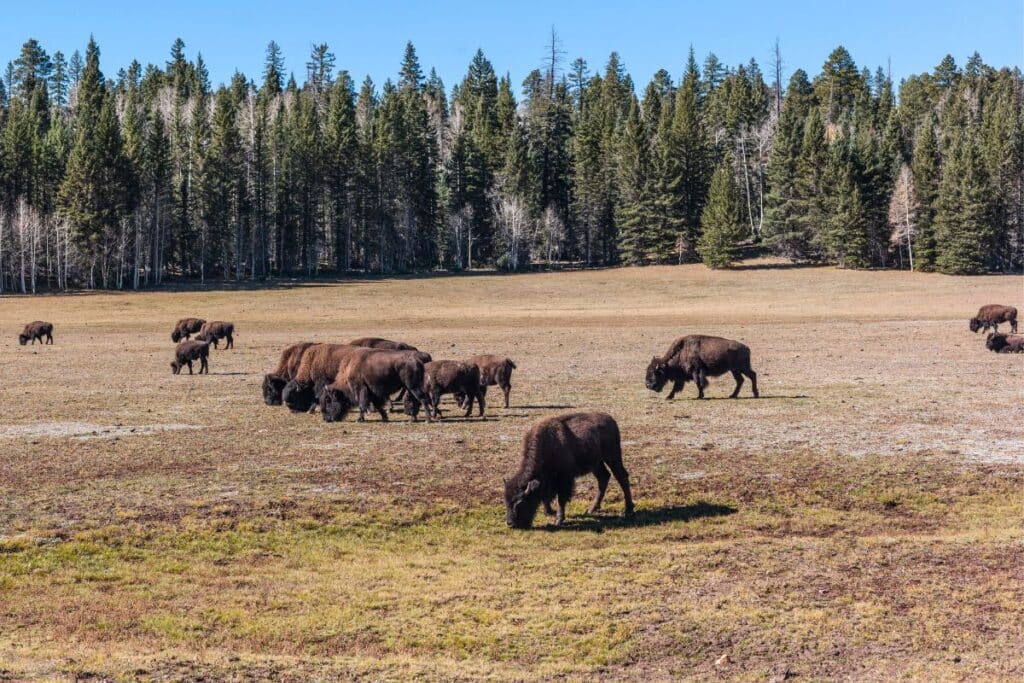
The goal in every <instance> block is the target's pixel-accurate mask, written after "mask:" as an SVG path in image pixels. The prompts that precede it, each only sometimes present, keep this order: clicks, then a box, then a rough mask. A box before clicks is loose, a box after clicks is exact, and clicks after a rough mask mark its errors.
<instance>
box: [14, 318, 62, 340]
mask: <svg viewBox="0 0 1024 683" xmlns="http://www.w3.org/2000/svg"><path fill="white" fill-rule="evenodd" d="M43 337H46V340H45V341H44V340H43ZM37 339H38V340H39V343H40V344H52V343H53V323H47V322H43V321H42V320H36V321H35V322H31V323H29V324H28V325H25V329H24V330H22V331H21V334H19V335H18V343H19V344H21V345H22V346H24V345H25V344H28V343H29V341H31V342H32V343H33V344H35V343H36V340H37Z"/></svg>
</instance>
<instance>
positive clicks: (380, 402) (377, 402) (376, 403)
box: [370, 397, 388, 422]
mask: <svg viewBox="0 0 1024 683" xmlns="http://www.w3.org/2000/svg"><path fill="white" fill-rule="evenodd" d="M370 400H371V401H372V402H373V407H374V409H376V411H377V413H378V414H379V415H380V419H381V422H387V421H388V411H387V410H385V409H384V399H378V398H376V397H373V398H371V399H370Z"/></svg>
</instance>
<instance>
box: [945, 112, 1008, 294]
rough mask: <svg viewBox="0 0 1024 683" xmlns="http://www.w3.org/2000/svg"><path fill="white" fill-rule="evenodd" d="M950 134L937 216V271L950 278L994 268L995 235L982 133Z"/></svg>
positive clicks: (972, 130)
mask: <svg viewBox="0 0 1024 683" xmlns="http://www.w3.org/2000/svg"><path fill="white" fill-rule="evenodd" d="M950 135H951V137H952V141H951V143H950V149H949V154H948V156H947V158H946V160H945V161H944V163H943V164H942V180H941V182H940V183H939V194H938V199H937V207H938V208H937V211H936V213H935V240H936V252H937V253H936V257H935V269H936V270H938V271H939V272H941V273H947V274H950V275H962V274H968V275H969V274H975V273H982V272H984V271H985V270H987V269H988V268H989V267H990V266H991V262H990V253H991V248H992V242H993V238H994V234H993V230H992V225H991V214H990V211H989V203H988V201H989V196H990V191H989V188H988V178H987V177H986V175H985V168H984V165H983V163H982V159H981V154H980V150H979V145H978V131H977V129H976V126H975V125H974V124H968V125H967V126H966V127H964V128H961V129H960V130H959V131H955V132H950Z"/></svg>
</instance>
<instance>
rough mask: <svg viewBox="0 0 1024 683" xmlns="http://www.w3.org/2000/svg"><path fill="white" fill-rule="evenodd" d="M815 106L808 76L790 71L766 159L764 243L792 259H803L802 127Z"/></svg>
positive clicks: (804, 237) (804, 247) (804, 253)
mask: <svg viewBox="0 0 1024 683" xmlns="http://www.w3.org/2000/svg"><path fill="white" fill-rule="evenodd" d="M814 106H815V102H814V91H813V89H812V88H811V84H810V82H809V81H808V80H807V74H806V73H804V72H803V70H801V69H797V70H796V71H794V72H793V75H792V76H791V77H790V79H789V85H788V86H787V87H786V96H785V99H784V100H783V103H782V113H781V114H780V116H779V121H778V127H777V128H776V131H775V139H774V142H773V144H772V152H771V156H770V158H769V160H768V171H767V176H768V188H769V190H768V193H767V195H766V197H765V203H766V205H767V206H766V210H765V228H764V235H765V238H766V243H767V244H768V245H770V246H772V247H773V248H774V249H775V250H776V251H778V252H779V253H781V254H784V255H786V256H789V257H791V258H801V257H805V256H806V251H807V243H808V241H809V240H808V235H807V234H806V233H805V227H806V226H805V225H803V224H802V221H801V220H800V218H801V203H800V196H799V192H798V187H797V181H798V178H799V163H800V153H801V149H802V143H803V137H804V125H805V121H806V118H807V115H808V113H809V112H810V110H811V108H812V107H814Z"/></svg>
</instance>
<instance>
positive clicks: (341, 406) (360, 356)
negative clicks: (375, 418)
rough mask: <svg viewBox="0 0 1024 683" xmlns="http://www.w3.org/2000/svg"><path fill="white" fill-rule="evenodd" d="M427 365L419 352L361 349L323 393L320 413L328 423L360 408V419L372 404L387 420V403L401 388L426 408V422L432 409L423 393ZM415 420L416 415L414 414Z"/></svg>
mask: <svg viewBox="0 0 1024 683" xmlns="http://www.w3.org/2000/svg"><path fill="white" fill-rule="evenodd" d="M423 376H424V365H423V362H422V361H421V360H420V359H419V357H418V356H417V355H416V353H409V352H405V351H383V350H379V349H366V348H359V349H356V350H354V351H352V352H350V353H349V354H348V356H347V358H345V360H344V361H342V365H341V368H340V369H339V372H338V373H337V376H336V378H335V380H334V382H333V383H331V384H329V385H327V386H326V387H324V388H323V390H322V391H321V392H320V412H321V414H322V415H323V418H324V421H325V422H338V421H341V420H344V419H345V416H346V415H347V414H348V413H349V411H351V410H352V408H353V406H357V407H358V408H359V421H360V422H362V421H363V420H364V419H365V417H366V411H367V409H368V408H369V406H370V405H371V404H372V405H373V408H374V409H375V410H376V411H377V412H378V413H379V414H380V417H381V420H383V421H384V422H387V421H388V414H387V411H386V410H384V402H385V401H387V399H388V397H389V396H391V395H392V394H394V393H395V392H396V391H398V390H399V389H403V388H404V389H405V390H406V391H407V392H408V393H409V395H410V396H411V397H412V399H414V400H415V401H418V402H419V403H421V404H423V405H424V406H425V407H426V414H427V422H431V412H432V411H431V409H430V404H429V403H428V399H427V397H426V396H425V395H424V394H423V390H422V387H423V380H424V377H423ZM411 416H412V419H413V421H416V415H415V414H412V415H411Z"/></svg>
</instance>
